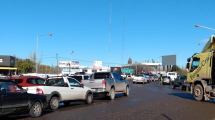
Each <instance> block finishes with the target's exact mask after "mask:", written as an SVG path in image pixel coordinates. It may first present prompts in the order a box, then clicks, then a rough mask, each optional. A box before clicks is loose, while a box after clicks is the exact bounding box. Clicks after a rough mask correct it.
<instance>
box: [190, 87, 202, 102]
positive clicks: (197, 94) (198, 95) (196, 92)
mask: <svg viewBox="0 0 215 120" xmlns="http://www.w3.org/2000/svg"><path fill="white" fill-rule="evenodd" d="M193 96H194V98H195V99H196V100H197V101H204V91H203V88H202V86H201V85H200V84H197V85H195V86H194V89H193Z"/></svg>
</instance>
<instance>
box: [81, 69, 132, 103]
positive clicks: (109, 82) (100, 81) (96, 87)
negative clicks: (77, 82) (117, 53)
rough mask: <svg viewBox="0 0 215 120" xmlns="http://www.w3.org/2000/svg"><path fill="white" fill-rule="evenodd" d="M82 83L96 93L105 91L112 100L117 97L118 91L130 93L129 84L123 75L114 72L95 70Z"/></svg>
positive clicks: (125, 93)
mask: <svg viewBox="0 0 215 120" xmlns="http://www.w3.org/2000/svg"><path fill="white" fill-rule="evenodd" d="M82 83H83V84H84V85H85V86H87V87H89V88H91V89H93V92H94V93H104V94H106V96H107V97H109V98H110V99H111V100H113V99H115V94H116V93H124V95H125V96H128V95H129V84H128V81H127V80H124V79H123V78H122V76H120V75H119V74H117V73H114V72H95V73H94V74H92V76H91V78H90V79H89V80H84V81H82Z"/></svg>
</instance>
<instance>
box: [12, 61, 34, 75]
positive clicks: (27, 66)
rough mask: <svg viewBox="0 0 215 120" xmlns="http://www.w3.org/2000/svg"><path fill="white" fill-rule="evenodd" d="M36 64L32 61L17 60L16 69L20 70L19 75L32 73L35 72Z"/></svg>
mask: <svg viewBox="0 0 215 120" xmlns="http://www.w3.org/2000/svg"><path fill="white" fill-rule="evenodd" d="M34 65H35V64H34V62H32V61H31V60H30V59H17V61H16V67H17V69H18V73H31V72H33V71H34V69H35V68H34Z"/></svg>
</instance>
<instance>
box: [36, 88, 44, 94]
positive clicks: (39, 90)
mask: <svg viewBox="0 0 215 120" xmlns="http://www.w3.org/2000/svg"><path fill="white" fill-rule="evenodd" d="M36 94H38V95H43V94H44V93H43V90H42V89H40V88H37V89H36Z"/></svg>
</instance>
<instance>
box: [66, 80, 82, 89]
mask: <svg viewBox="0 0 215 120" xmlns="http://www.w3.org/2000/svg"><path fill="white" fill-rule="evenodd" d="M68 80H69V85H70V86H71V87H79V86H80V83H79V82H78V81H77V80H75V79H73V78H68Z"/></svg>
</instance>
